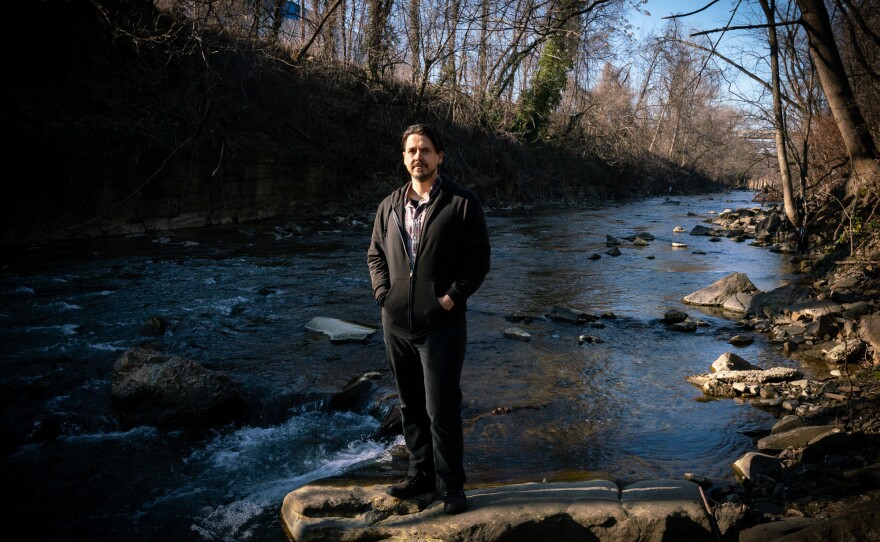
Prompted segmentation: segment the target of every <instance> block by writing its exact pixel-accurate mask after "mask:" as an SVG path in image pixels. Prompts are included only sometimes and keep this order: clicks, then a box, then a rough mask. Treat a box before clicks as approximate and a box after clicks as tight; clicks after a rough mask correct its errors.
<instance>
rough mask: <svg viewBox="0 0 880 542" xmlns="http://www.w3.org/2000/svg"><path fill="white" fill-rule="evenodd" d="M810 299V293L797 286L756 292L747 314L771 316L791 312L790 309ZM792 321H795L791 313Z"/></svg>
mask: <svg viewBox="0 0 880 542" xmlns="http://www.w3.org/2000/svg"><path fill="white" fill-rule="evenodd" d="M808 299H810V291H809V290H808V289H807V288H804V287H803V286H800V285H798V284H787V285H785V286H780V287H779V288H775V289H773V290H770V291H769V292H758V293H755V295H754V296H753V297H752V303H751V305H750V306H749V314H757V315H766V316H773V315H777V314H782V313H788V312H789V311H793V310H794V309H793V308H792V307H794V306H797V305H799V304H802V303H804V302H805V301H807V300H808ZM791 319H792V320H797V318H795V317H794V314H793V313H792V318H791Z"/></svg>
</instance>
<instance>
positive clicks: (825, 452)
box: [801, 428, 860, 463]
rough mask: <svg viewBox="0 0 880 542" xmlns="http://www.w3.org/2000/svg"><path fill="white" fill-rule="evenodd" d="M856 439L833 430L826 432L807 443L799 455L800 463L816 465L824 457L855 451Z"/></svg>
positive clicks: (857, 447)
mask: <svg viewBox="0 0 880 542" xmlns="http://www.w3.org/2000/svg"><path fill="white" fill-rule="evenodd" d="M857 439H858V437H856V436H854V435H850V434H847V433H844V432H843V431H840V430H838V429H837V428H834V429H832V430H830V431H826V432H825V433H822V434H821V435H818V436H816V437H813V438H812V439H810V442H808V443H807V447H806V448H804V451H803V453H802V454H801V461H803V462H804V463H818V462H821V461H824V460H825V458H826V457H828V456H832V455H839V454H846V453H847V452H849V451H850V450H857V449H859V448H860V447H859V446H858V445H857Z"/></svg>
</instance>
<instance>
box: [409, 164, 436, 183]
mask: <svg viewBox="0 0 880 542" xmlns="http://www.w3.org/2000/svg"><path fill="white" fill-rule="evenodd" d="M436 171H437V168H434V169H428V168H427V167H426V166H421V169H420V171H419V172H416V166H413V168H412V170H410V175H411V176H412V178H413V179H415V180H417V181H420V182H423V181H427V180H428V179H430V178H432V177H433V176H434V173H435V172H436Z"/></svg>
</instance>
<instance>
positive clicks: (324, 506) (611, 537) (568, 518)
mask: <svg viewBox="0 0 880 542" xmlns="http://www.w3.org/2000/svg"><path fill="white" fill-rule="evenodd" d="M384 489H385V486H380V485H376V486H351V485H345V483H344V482H340V485H330V484H310V485H306V486H303V487H301V488H299V489H297V490H295V491H292V492H290V493H288V494H287V496H286V497H285V498H284V503H283V504H282V507H281V522H282V525H283V526H284V530H285V531H286V533H287V536H288V537H289V538H290V539H291V540H296V541H297V542H309V541H317V540H321V541H325V540H346V541H348V542H357V541H368V540H369V541H373V540H401V541H402V540H468V541H469V542H495V541H499V542H500V541H510V540H581V539H583V540H587V539H589V540H597V541H599V542H602V541H608V542H611V541H615V542H617V541H622V540H626V541H631V542H647V541H649V540H650V541H653V540H691V541H695V542H696V541H707V542H709V541H713V540H714V536H713V534H712V524H711V523H710V520H709V518H708V516H707V514H706V511H705V508H704V507H703V503H702V499H701V496H700V491H699V486H697V485H696V484H695V483H693V482H689V481H686V480H649V481H642V482H637V483H633V484H630V485H628V486H625V487H622V488H621V487H618V485H617V484H616V483H615V482H612V481H609V480H592V481H583V482H557V483H549V484H548V483H542V484H537V483H526V484H515V485H507V486H494V487H482V488H479V489H473V490H469V491H468V499H469V501H470V504H471V508H470V510H469V511H468V512H467V513H464V514H458V515H452V516H450V515H446V514H444V513H443V504H442V502H436V501H435V502H430V500H429V499H422V500H418V499H412V500H409V501H401V500H398V499H394V498H392V497H389V496H388V495H386V494H385V492H384Z"/></svg>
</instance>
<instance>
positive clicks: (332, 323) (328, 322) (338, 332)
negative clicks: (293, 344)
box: [305, 316, 378, 342]
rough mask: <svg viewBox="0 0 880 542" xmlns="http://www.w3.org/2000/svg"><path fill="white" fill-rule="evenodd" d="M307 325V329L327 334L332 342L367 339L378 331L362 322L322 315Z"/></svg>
mask: <svg viewBox="0 0 880 542" xmlns="http://www.w3.org/2000/svg"><path fill="white" fill-rule="evenodd" d="M305 327H306V330H307V331H312V332H314V333H323V334H324V335H327V336H328V337H330V341H331V342H345V341H365V340H367V339H369V338H370V336H371V335H372V334H373V333H376V331H378V330H377V329H374V328H371V327H367V326H362V325H360V324H354V323H351V322H346V321H344V320H337V319H336V318H324V317H322V316H317V317H315V318H312V319H311V320H310V321H309V323H308V324H306V326H305Z"/></svg>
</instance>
